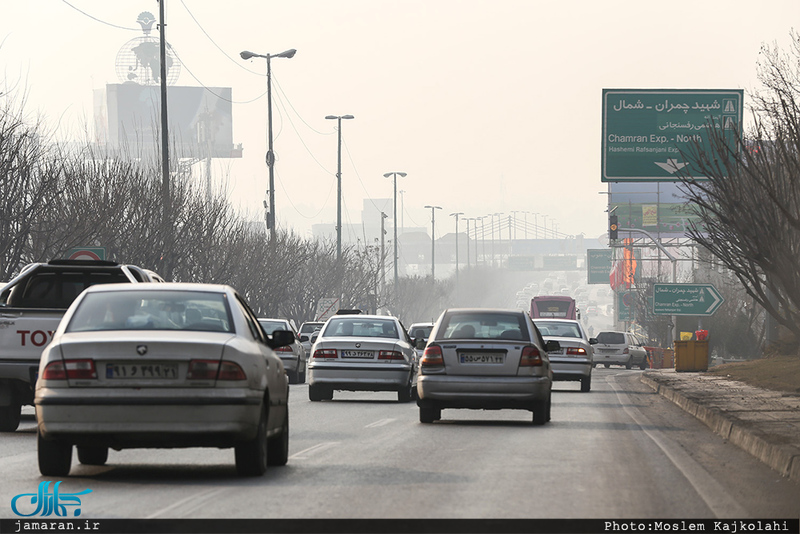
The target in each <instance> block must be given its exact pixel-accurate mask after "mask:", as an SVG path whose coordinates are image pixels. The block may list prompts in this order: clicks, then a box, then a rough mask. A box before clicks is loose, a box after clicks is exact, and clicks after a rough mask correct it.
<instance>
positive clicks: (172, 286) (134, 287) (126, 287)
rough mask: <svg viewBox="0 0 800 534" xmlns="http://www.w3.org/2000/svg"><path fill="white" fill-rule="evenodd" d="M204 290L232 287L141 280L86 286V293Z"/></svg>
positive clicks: (221, 290) (212, 290)
mask: <svg viewBox="0 0 800 534" xmlns="http://www.w3.org/2000/svg"><path fill="white" fill-rule="evenodd" d="M153 289H155V290H158V291H165V290H170V291H205V292H214V293H227V292H229V291H233V290H234V289H233V288H232V287H231V286H229V285H224V284H198V283H193V282H142V283H139V284H95V285H93V286H90V287H88V288H86V290H85V292H87V293H102V292H106V291H147V290H153Z"/></svg>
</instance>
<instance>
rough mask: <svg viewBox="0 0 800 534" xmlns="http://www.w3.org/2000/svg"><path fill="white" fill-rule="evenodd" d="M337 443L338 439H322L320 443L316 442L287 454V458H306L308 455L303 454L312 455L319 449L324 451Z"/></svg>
mask: <svg viewBox="0 0 800 534" xmlns="http://www.w3.org/2000/svg"><path fill="white" fill-rule="evenodd" d="M338 444H339V442H338V441H324V442H322V443H317V444H316V445H314V446H313V447H309V448H307V449H303V450H302V451H300V452H296V453H294V454H293V455H291V456H289V459H290V460H304V459H306V458H308V456H304V455H308V454H309V453H310V454H312V455H313V454H314V453H317V452H320V451H324V450H325V449H329V448H331V447H334V446H336V445H338Z"/></svg>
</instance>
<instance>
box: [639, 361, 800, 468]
mask: <svg viewBox="0 0 800 534" xmlns="http://www.w3.org/2000/svg"><path fill="white" fill-rule="evenodd" d="M641 381H642V383H644V384H645V385H647V386H649V387H650V388H652V389H653V390H655V392H656V393H658V394H659V395H661V396H662V397H664V398H666V399H668V400H670V401H672V402H673V403H675V404H677V405H678V406H679V407H680V408H682V409H683V410H684V411H686V412H687V413H689V414H691V415H693V416H694V417H696V418H697V419H699V420H700V421H702V422H703V423H705V424H706V426H708V427H709V428H710V429H711V430H713V431H714V433H716V434H718V435H719V436H721V437H723V438H724V439H726V440H728V441H729V442H730V443H732V444H734V445H736V446H737V447H739V448H741V449H742V450H744V451H746V452H747V453H749V454H751V455H753V456H755V457H756V458H758V459H759V460H761V461H762V462H764V463H765V464H767V465H768V466H770V467H771V468H772V469H775V470H776V471H777V472H778V473H780V474H781V475H782V476H784V477H787V478H789V479H790V480H793V481H795V482H798V483H800V449H798V448H797V447H795V446H792V445H784V444H777V443H772V442H770V441H768V440H766V439H764V437H763V436H762V435H759V433H758V432H755V431H753V430H751V429H749V428H746V427H744V426H742V425H740V424H737V423H736V421H735V418H732V417H730V416H728V415H726V413H725V412H724V411H722V410H719V409H717V408H708V407H706V406H703V405H701V404H698V403H697V402H695V401H694V400H692V399H691V398H689V397H687V396H685V395H683V394H682V393H681V392H680V391H678V390H676V389H674V388H671V387H669V386H667V385H665V384H662V383H660V382H659V381H657V380H654V379H652V378H650V377H648V376H646V375H642V377H641Z"/></svg>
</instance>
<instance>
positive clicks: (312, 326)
mask: <svg viewBox="0 0 800 534" xmlns="http://www.w3.org/2000/svg"><path fill="white" fill-rule="evenodd" d="M320 328H322V323H305V324H303V325H301V326H300V333H301V334H310V333H312V332H315V331H317V330H319V329H320Z"/></svg>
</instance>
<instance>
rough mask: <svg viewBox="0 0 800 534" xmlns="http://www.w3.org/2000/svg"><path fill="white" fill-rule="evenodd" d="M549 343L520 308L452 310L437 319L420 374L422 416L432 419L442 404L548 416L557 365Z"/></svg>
mask: <svg viewBox="0 0 800 534" xmlns="http://www.w3.org/2000/svg"><path fill="white" fill-rule="evenodd" d="M558 349H559V344H558V342H557V341H548V342H545V341H544V339H543V338H542V336H541V335H540V334H539V332H538V330H537V329H536V327H535V326H534V324H533V322H532V321H531V318H530V316H529V315H528V314H527V313H525V312H524V311H521V310H500V309H479V308H471V309H450V310H446V311H445V312H444V313H442V315H441V316H440V317H439V319H438V320H437V321H436V323H435V326H434V327H433V331H432V332H431V336H430V338H429V340H428V345H427V346H426V347H425V352H424V354H423V356H422V360H421V361H420V375H419V377H418V378H417V391H418V394H419V399H418V400H417V405H418V406H419V420H420V421H421V422H422V423H432V422H434V421H436V420H438V419H440V418H441V415H442V409H444V408H471V409H479V410H496V409H502V408H515V409H522V410H529V411H531V412H533V424H534V425H543V424H545V423H546V422H547V421H549V420H550V393H551V389H552V384H553V370H552V368H551V365H550V360H549V358H548V355H547V353H548V351H554V350H558Z"/></svg>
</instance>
